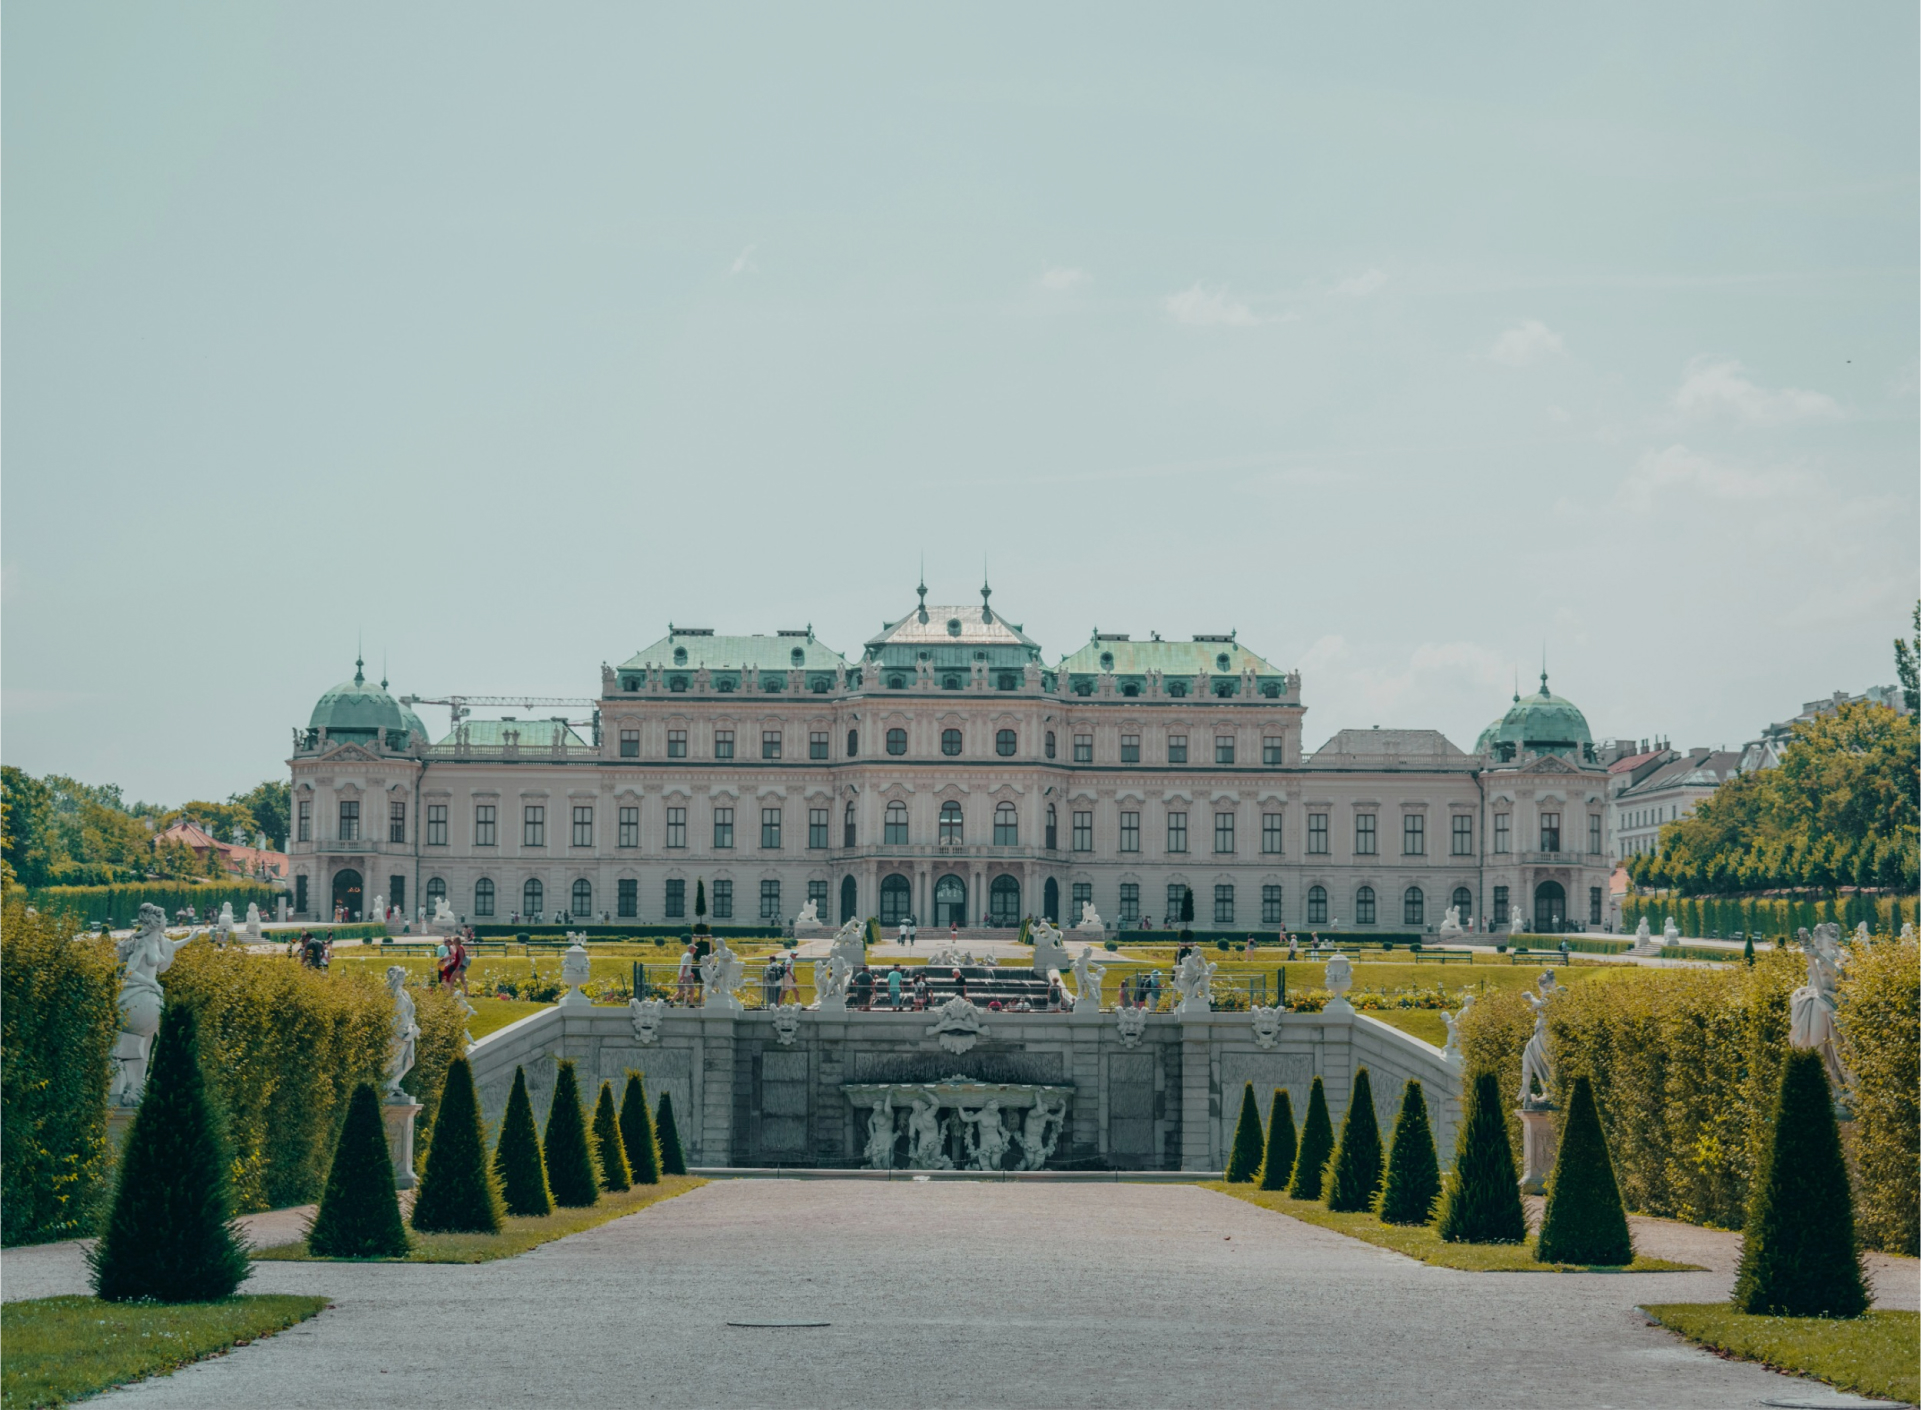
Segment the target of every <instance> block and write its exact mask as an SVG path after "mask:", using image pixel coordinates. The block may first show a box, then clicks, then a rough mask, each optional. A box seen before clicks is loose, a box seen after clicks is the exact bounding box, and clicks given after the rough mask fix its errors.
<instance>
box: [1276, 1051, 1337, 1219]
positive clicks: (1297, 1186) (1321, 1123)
mask: <svg viewBox="0 0 1921 1410" xmlns="http://www.w3.org/2000/svg"><path fill="white" fill-rule="evenodd" d="M1333 1153H1334V1123H1333V1122H1332V1121H1330V1120H1328V1116H1327V1092H1326V1090H1325V1089H1323V1087H1322V1086H1321V1079H1320V1077H1319V1076H1318V1075H1317V1076H1316V1077H1315V1078H1314V1085H1313V1086H1312V1087H1311V1088H1309V1089H1308V1093H1307V1120H1306V1121H1304V1122H1303V1123H1301V1148H1300V1150H1299V1151H1298V1152H1296V1153H1295V1157H1294V1179H1293V1181H1292V1182H1291V1183H1290V1184H1289V1185H1288V1188H1287V1192H1288V1194H1289V1195H1290V1196H1291V1197H1293V1198H1294V1199H1319V1198H1320V1197H1321V1175H1322V1172H1323V1171H1324V1170H1325V1169H1326V1167H1327V1158H1328V1156H1330V1155H1332V1154H1333Z"/></svg>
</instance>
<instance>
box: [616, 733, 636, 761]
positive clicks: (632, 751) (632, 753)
mask: <svg viewBox="0 0 1921 1410" xmlns="http://www.w3.org/2000/svg"><path fill="white" fill-rule="evenodd" d="M620 757H621V758H623V759H638V758H639V757H640V731H639V730H637V729H624V730H622V731H621V732H620Z"/></svg>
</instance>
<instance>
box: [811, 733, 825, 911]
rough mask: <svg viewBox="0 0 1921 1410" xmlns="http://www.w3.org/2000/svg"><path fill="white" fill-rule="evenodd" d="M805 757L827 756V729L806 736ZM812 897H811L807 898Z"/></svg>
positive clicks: (819, 757)
mask: <svg viewBox="0 0 1921 1410" xmlns="http://www.w3.org/2000/svg"><path fill="white" fill-rule="evenodd" d="M807 757H808V758H810V759H825V758H826V757H827V731H825V730H815V731H814V732H813V733H812V734H810V735H808V736H807ZM809 899H810V900H811V899H812V898H811V897H810V898H809Z"/></svg>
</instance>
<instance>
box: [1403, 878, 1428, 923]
mask: <svg viewBox="0 0 1921 1410" xmlns="http://www.w3.org/2000/svg"><path fill="white" fill-rule="evenodd" d="M1401 924H1402V925H1426V924H1427V897H1425V896H1423V895H1422V894H1421V888H1420V887H1418V886H1410V887H1408V888H1407V890H1405V891H1403V892H1402V893H1401Z"/></svg>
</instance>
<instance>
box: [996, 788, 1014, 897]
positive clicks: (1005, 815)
mask: <svg viewBox="0 0 1921 1410" xmlns="http://www.w3.org/2000/svg"><path fill="white" fill-rule="evenodd" d="M1020 840H1021V829H1020V822H1019V820H1018V818H1017V817H1016V816H1015V814H1014V805H1013V804H1012V803H999V804H996V805H995V807H994V845H995V846H996V847H1018V846H1020ZM1002 880H1006V881H1013V880H1014V878H1012V877H1011V876H1010V877H1004V878H1002ZM994 884H995V885H996V886H999V885H1000V882H998V881H997V882H995V883H994ZM1014 889H1015V890H1016V891H1019V890H1020V883H1019V882H1015V883H1014Z"/></svg>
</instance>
